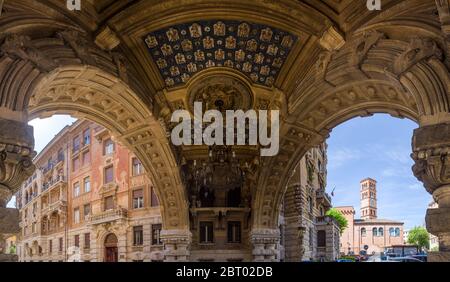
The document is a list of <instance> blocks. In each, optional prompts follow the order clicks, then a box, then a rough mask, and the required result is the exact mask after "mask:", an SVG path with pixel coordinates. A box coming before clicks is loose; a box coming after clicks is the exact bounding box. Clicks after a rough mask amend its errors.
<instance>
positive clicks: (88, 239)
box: [84, 233, 91, 249]
mask: <svg viewBox="0 0 450 282" xmlns="http://www.w3.org/2000/svg"><path fill="white" fill-rule="evenodd" d="M84 248H85V249H90V248H91V233H84Z"/></svg>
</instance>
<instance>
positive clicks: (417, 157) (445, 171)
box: [412, 123, 450, 261]
mask: <svg viewBox="0 0 450 282" xmlns="http://www.w3.org/2000/svg"><path fill="white" fill-rule="evenodd" d="M412 145H413V154H412V158H413V159H414V161H415V165H414V166H413V172H414V175H415V176H416V177H417V178H418V179H419V180H420V181H422V182H423V184H424V186H425V188H426V190H427V191H428V192H429V193H430V194H432V195H433V198H434V199H435V201H436V202H437V203H438V205H439V208H437V209H428V210H427V215H426V226H427V229H428V231H429V232H430V233H432V234H434V235H436V236H438V238H439V252H430V253H429V257H428V260H429V261H450V123H441V124H436V125H430V126H424V127H420V128H418V129H416V130H415V131H414V136H413V142H412Z"/></svg>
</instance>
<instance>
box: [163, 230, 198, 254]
mask: <svg viewBox="0 0 450 282" xmlns="http://www.w3.org/2000/svg"><path fill="white" fill-rule="evenodd" d="M161 241H162V242H163V243H164V253H165V260H166V261H188V260H189V255H190V251H189V247H190V244H191V241H192V234H191V232H190V231H189V230H184V229H171V230H165V229H163V230H161Z"/></svg>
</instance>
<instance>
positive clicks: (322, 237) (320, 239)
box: [317, 230, 327, 248]
mask: <svg viewBox="0 0 450 282" xmlns="http://www.w3.org/2000/svg"><path fill="white" fill-rule="evenodd" d="M326 242H327V234H326V233H325V230H319V231H317V247H319V248H320V247H326V245H327V244H326Z"/></svg>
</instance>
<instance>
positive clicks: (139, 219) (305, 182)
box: [16, 120, 339, 262]
mask: <svg viewBox="0 0 450 282" xmlns="http://www.w3.org/2000/svg"><path fill="white" fill-rule="evenodd" d="M222 149H223V148H217V149H216V150H214V151H211V157H210V158H209V159H207V160H204V161H203V163H201V164H196V165H195V166H194V169H195V167H199V170H198V171H196V173H193V175H196V176H197V177H198V178H196V179H186V180H185V181H187V182H188V183H189V184H190V185H189V186H188V187H190V193H191V194H190V196H191V197H192V202H193V203H195V204H193V205H192V206H191V208H190V216H191V217H192V221H193V222H194V223H195V224H193V225H192V227H191V233H192V237H193V238H192V244H191V245H190V246H189V248H190V252H191V255H190V260H191V261H250V260H252V249H251V246H250V239H251V238H250V236H251V234H250V232H249V228H248V226H249V211H250V207H249V199H248V197H249V195H248V194H247V193H248V190H246V189H248V187H247V186H246V184H245V183H244V184H243V183H239V182H236V181H239V180H240V178H239V175H238V174H237V175H236V178H235V180H234V181H235V182H229V181H230V179H228V180H227V179H222V178H220V177H219V178H217V179H216V178H215V177H217V175H220V173H221V172H222V171H223V170H233V169H234V170H235V171H237V173H238V172H239V170H238V168H237V167H235V166H234V163H233V161H232V154H230V152H227V151H226V150H222ZM35 164H36V166H37V167H38V168H39V169H38V170H37V171H36V173H35V174H33V175H32V176H31V177H30V178H29V179H28V180H27V181H26V182H25V183H24V185H23V186H22V189H21V190H20V191H19V192H18V193H17V194H16V203H17V207H18V208H19V209H20V216H21V221H20V226H21V233H20V236H19V240H18V246H17V253H18V255H19V259H20V261H48V262H51V261H93V262H94V261H107V262H112V261H161V260H164V259H165V254H164V252H163V242H162V241H161V239H160V231H161V228H162V226H161V212H160V208H159V203H158V199H157V196H156V194H155V193H154V191H153V188H152V184H151V181H150V180H149V179H148V177H147V175H146V172H145V171H144V169H143V166H142V164H141V163H140V161H139V159H138V158H136V156H135V155H134V154H132V153H130V152H129V151H128V150H127V149H126V148H124V147H123V146H121V145H120V144H119V143H117V142H114V139H113V138H112V137H111V135H110V134H109V132H108V131H107V130H105V129H104V128H103V127H101V126H98V125H96V124H94V123H92V122H88V121H83V120H80V121H77V122H75V123H74V124H73V125H71V126H67V127H66V128H64V129H63V130H62V131H61V132H60V133H59V134H58V135H57V136H56V137H55V138H54V139H53V140H52V141H51V142H50V143H49V144H48V145H47V146H46V147H45V148H44V149H43V150H42V152H41V153H40V154H39V155H38V156H37V157H36V158H35ZM186 169H192V167H189V166H188V163H186ZM214 171H217V173H214V174H212V172H214ZM295 171H296V172H295V173H294V174H293V176H292V179H291V181H290V185H289V187H288V188H287V192H286V196H285V201H284V203H283V204H282V207H281V212H280V237H281V240H280V242H279V243H277V244H276V246H274V249H275V250H276V258H277V260H287V261H293V260H294V261H295V260H297V261H300V260H334V259H336V258H337V255H338V251H337V248H336V246H338V239H339V238H338V235H337V234H338V233H339V229H338V227H337V224H336V223H335V222H334V221H333V220H331V219H330V218H328V217H326V216H325V212H326V210H327V209H329V207H330V206H331V199H330V197H329V196H328V195H327V194H326V193H325V185H326V145H325V144H323V145H321V146H318V147H317V148H313V149H311V150H310V152H308V154H307V155H306V156H305V158H304V159H302V160H301V161H300V162H299V163H298V165H297V167H296V169H295ZM207 172H209V174H208V173H207ZM212 175H214V177H212V178H211V176H212ZM198 183H201V185H198ZM293 197H295V198H298V199H300V201H298V200H295V201H296V203H294V202H293ZM299 197H300V198H299ZM294 204H295V205H296V206H294ZM298 224H300V225H298ZM299 226H301V228H303V231H304V232H303V233H304V234H303V233H302V234H293V232H296V230H298V228H299ZM293 235H295V236H296V237H295V238H294V237H293ZM212 248H220V249H221V251H220V252H211V251H210V250H211V249H212Z"/></svg>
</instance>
